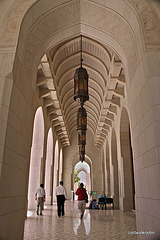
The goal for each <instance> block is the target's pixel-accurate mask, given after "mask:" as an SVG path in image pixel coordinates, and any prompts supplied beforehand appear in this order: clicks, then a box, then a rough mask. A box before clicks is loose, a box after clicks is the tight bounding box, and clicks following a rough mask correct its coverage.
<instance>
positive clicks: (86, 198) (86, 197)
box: [85, 193, 88, 203]
mask: <svg viewBox="0 0 160 240" xmlns="http://www.w3.org/2000/svg"><path fill="white" fill-rule="evenodd" d="M85 200H86V203H88V195H87V193H86V196H85Z"/></svg>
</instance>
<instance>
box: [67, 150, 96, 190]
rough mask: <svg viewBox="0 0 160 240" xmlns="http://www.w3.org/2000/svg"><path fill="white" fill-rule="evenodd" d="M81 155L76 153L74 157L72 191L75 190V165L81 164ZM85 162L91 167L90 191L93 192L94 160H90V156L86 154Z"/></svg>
mask: <svg viewBox="0 0 160 240" xmlns="http://www.w3.org/2000/svg"><path fill="white" fill-rule="evenodd" d="M79 161H80V160H79V154H78V153H76V154H74V156H73V157H72V176H71V179H72V180H71V189H73V186H74V177H73V176H74V174H73V173H74V167H75V165H76V164H77V163H78V162H79ZM85 162H86V163H87V164H88V165H89V167H90V188H91V189H90V191H91V190H92V182H93V181H92V172H93V169H92V168H93V167H92V159H91V158H90V156H89V154H87V153H86V154H85Z"/></svg>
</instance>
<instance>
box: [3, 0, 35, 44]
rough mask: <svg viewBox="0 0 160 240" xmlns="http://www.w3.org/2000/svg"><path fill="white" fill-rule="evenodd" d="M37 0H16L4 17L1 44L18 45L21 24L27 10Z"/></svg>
mask: <svg viewBox="0 0 160 240" xmlns="http://www.w3.org/2000/svg"><path fill="white" fill-rule="evenodd" d="M35 1H36V0H16V1H15V2H14V3H13V4H12V5H11V7H10V8H9V10H8V12H7V14H6V16H5V18H4V19H3V22H2V26H1V30H0V46H2V47H7V46H9V47H10V46H12V47H14V46H15V45H16V42H17V39H18V33H19V29H20V24H21V22H22V18H23V17H24V14H25V12H26V11H27V10H28V8H29V7H30V6H31V5H32V4H33V3H34V2H35Z"/></svg>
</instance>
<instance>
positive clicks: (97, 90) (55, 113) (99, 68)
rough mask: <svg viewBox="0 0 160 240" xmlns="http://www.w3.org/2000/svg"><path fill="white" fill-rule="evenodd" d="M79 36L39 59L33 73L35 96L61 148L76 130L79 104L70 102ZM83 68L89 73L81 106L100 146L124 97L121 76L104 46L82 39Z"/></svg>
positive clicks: (119, 66)
mask: <svg viewBox="0 0 160 240" xmlns="http://www.w3.org/2000/svg"><path fill="white" fill-rule="evenodd" d="M80 53H81V37H80V36H78V37H76V38H74V39H71V40H69V41H65V42H63V43H60V44H59V45H57V46H55V47H53V48H52V49H50V51H49V52H47V53H46V55H45V56H44V57H43V58H42V59H41V62H40V64H39V68H38V73H37V86H38V87H39V97H40V98H42V99H43V103H44V106H45V107H46V108H47V113H48V115H49V117H50V120H51V121H52V123H53V126H54V128H55V131H56V132H57V134H58V137H59V139H60V141H61V144H62V146H68V145H70V136H71V134H72V131H76V123H77V110H78V108H79V104H78V103H77V102H76V101H74V99H73V94H74V73H75V70H76V69H77V68H79V67H80ZM82 57H83V67H84V68H86V69H87V72H88V74H89V82H88V85H89V101H87V102H86V103H85V104H84V107H85V109H86V112H87V128H88V129H90V130H91V131H92V133H93V135H94V139H95V145H97V146H102V144H103V142H104V140H105V139H106V136H107V135H108V131H110V128H111V127H112V123H113V121H114V119H115V115H116V114H117V108H118V107H120V101H121V98H123V97H125V96H124V86H125V77H124V69H123V64H122V62H121V61H120V59H119V57H118V56H117V55H116V54H115V53H114V52H113V51H112V50H111V49H109V48H108V47H107V46H105V45H103V44H101V43H99V42H97V41H95V40H92V39H90V38H88V37H85V36H83V38H82Z"/></svg>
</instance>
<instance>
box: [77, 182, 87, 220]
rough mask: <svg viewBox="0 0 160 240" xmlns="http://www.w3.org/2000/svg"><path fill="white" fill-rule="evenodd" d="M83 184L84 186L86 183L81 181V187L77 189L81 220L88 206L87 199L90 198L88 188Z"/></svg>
mask: <svg viewBox="0 0 160 240" xmlns="http://www.w3.org/2000/svg"><path fill="white" fill-rule="evenodd" d="M83 186H84V184H83V183H81V184H80V187H79V188H78V189H77V191H76V195H78V209H79V213H80V215H81V220H82V218H83V215H84V211H85V208H86V199H87V200H88V195H87V193H86V189H85V188H83Z"/></svg>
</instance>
